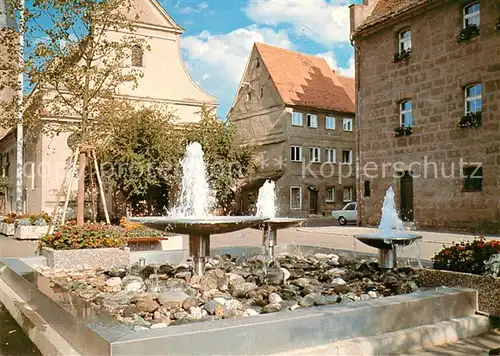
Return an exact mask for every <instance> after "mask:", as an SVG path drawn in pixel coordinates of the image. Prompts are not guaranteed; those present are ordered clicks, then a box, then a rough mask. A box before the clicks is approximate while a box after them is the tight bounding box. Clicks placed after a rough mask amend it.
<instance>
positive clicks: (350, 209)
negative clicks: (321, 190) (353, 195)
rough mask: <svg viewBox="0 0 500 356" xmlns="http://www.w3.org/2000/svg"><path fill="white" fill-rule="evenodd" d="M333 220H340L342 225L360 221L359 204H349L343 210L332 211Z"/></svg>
mask: <svg viewBox="0 0 500 356" xmlns="http://www.w3.org/2000/svg"><path fill="white" fill-rule="evenodd" d="M332 218H333V219H335V220H338V221H339V224H340V225H345V224H347V223H348V222H356V221H358V203H356V202H351V203H347V204H346V205H344V207H343V208H342V209H341V210H334V211H332Z"/></svg>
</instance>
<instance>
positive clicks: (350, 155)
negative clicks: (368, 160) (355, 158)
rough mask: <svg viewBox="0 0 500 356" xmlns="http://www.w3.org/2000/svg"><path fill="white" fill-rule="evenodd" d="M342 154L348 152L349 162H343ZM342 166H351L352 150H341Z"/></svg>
mask: <svg viewBox="0 0 500 356" xmlns="http://www.w3.org/2000/svg"><path fill="white" fill-rule="evenodd" d="M344 152H349V162H344ZM342 164H352V150H342Z"/></svg>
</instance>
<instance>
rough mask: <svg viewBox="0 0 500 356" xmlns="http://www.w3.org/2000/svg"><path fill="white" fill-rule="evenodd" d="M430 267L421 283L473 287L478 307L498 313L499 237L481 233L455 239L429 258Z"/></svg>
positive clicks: (498, 314) (494, 313)
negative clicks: (468, 239)
mask: <svg viewBox="0 0 500 356" xmlns="http://www.w3.org/2000/svg"><path fill="white" fill-rule="evenodd" d="M432 261H433V268H434V269H424V270H422V273H421V278H422V283H423V285H425V286H428V287H435V286H438V285H444V286H446V287H464V288H473V289H476V290H477V291H478V294H479V309H480V310H481V311H484V312H487V313H489V314H492V315H495V316H500V299H499V298H498V297H499V291H500V278H499V275H500V241H499V240H489V241H487V240H486V239H485V238H484V237H482V236H481V237H479V238H475V239H474V240H472V241H463V242H461V243H455V244H454V245H452V246H449V247H446V246H444V247H443V249H442V250H441V251H440V252H438V253H437V254H436V255H435V256H434V257H433V258H432Z"/></svg>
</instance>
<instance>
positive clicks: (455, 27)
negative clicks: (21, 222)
mask: <svg viewBox="0 0 500 356" xmlns="http://www.w3.org/2000/svg"><path fill="white" fill-rule="evenodd" d="M351 39H352V41H353V44H354V46H355V48H356V51H355V53H356V61H355V64H356V90H357V95H358V97H357V114H358V115H359V122H360V129H359V130H360V132H359V136H360V142H359V147H360V152H359V158H360V182H359V184H360V186H361V187H362V188H363V189H361V190H360V191H359V197H358V205H359V207H358V209H359V218H360V221H361V223H362V224H368V225H373V224H377V223H378V221H379V218H380V207H381V204H382V201H383V197H384V193H385V191H386V189H387V188H388V187H389V186H390V185H392V186H393V187H394V190H395V193H396V204H397V206H398V208H399V209H400V212H401V214H400V215H401V216H402V218H403V219H404V220H406V221H408V222H413V223H414V224H416V225H417V226H419V227H432V228H436V227H442V228H463V229H472V230H476V229H478V228H479V229H481V230H484V229H488V227H494V228H495V229H497V230H498V229H499V227H500V199H499V195H500V111H499V110H498V109H499V104H500V2H499V1H498V0H480V1H471V0H467V1H464V0H459V1H447V0H433V1H431V0H411V1H410V0H408V1H399V0H365V1H364V2H363V4H358V5H352V6H351ZM476 231H477V230H476Z"/></svg>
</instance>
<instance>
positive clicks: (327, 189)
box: [325, 187, 335, 203]
mask: <svg viewBox="0 0 500 356" xmlns="http://www.w3.org/2000/svg"><path fill="white" fill-rule="evenodd" d="M330 190H331V191H332V196H331V199H330V198H328V191H330ZM325 202H326V203H335V187H327V188H326V191H325Z"/></svg>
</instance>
